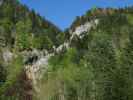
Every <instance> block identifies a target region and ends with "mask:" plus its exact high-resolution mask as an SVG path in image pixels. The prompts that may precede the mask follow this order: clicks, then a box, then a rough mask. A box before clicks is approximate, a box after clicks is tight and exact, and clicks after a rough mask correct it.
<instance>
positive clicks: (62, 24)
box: [20, 0, 133, 30]
mask: <svg viewBox="0 0 133 100" xmlns="http://www.w3.org/2000/svg"><path fill="white" fill-rule="evenodd" d="M20 1H21V2H22V3H23V4H26V5H27V6H28V7H29V8H31V9H34V10H35V11H36V12H38V13H39V14H40V15H41V16H43V17H45V18H46V19H47V20H49V21H51V22H53V23H54V24H55V25H57V26H58V27H59V28H61V29H62V30H63V29H65V28H67V27H69V26H70V25H71V23H72V22H73V20H74V19H75V17H76V16H80V15H83V14H84V13H85V12H86V11H87V10H88V9H90V8H92V7H95V6H97V7H124V6H132V5H133V0H20Z"/></svg>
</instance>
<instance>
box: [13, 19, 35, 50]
mask: <svg viewBox="0 0 133 100" xmlns="http://www.w3.org/2000/svg"><path fill="white" fill-rule="evenodd" d="M16 29H17V34H16V44H15V47H16V48H17V49H18V50H24V49H28V48H31V46H32V34H31V33H29V32H30V29H31V22H30V20H27V21H26V22H25V23H24V22H22V21H20V22H18V23H17V24H16Z"/></svg>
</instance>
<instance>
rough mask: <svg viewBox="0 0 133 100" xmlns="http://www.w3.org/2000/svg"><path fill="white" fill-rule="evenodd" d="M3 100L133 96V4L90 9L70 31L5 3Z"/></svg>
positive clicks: (1, 8)
mask: <svg viewBox="0 0 133 100" xmlns="http://www.w3.org/2000/svg"><path fill="white" fill-rule="evenodd" d="M0 19H1V20H0V45H1V47H0V57H1V58H0V59H1V61H0V99H1V100H132V99H133V96H132V93H133V89H132V87H133V81H132V80H133V76H132V72H133V68H132V66H133V53H132V51H133V34H132V33H133V29H132V27H133V23H132V22H133V8H132V7H129V8H122V9H112V8H107V9H101V8H96V9H92V10H89V11H88V12H87V13H86V14H85V15H83V16H81V17H77V19H76V20H75V21H74V22H73V23H72V25H71V27H70V28H69V29H68V31H66V33H63V32H61V31H60V30H59V29H58V28H57V27H56V26H55V25H53V24H52V23H50V22H49V21H47V20H45V19H43V18H42V17H40V16H39V15H38V14H36V13H35V12H34V11H30V10H29V9H28V8H27V7H26V6H24V5H21V4H20V3H19V2H16V0H12V1H11V0H2V1H1V2H0Z"/></svg>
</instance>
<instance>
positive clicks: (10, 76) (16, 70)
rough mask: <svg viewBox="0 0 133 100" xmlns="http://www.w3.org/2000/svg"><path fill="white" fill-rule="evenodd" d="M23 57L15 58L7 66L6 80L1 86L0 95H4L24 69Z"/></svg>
mask: <svg viewBox="0 0 133 100" xmlns="http://www.w3.org/2000/svg"><path fill="white" fill-rule="evenodd" d="M22 66H23V64H22V57H21V56H18V57H17V58H15V59H13V60H12V62H11V63H10V65H9V66H8V67H7V69H6V70H7V73H6V80H5V82H4V83H3V84H2V85H1V87H0V96H1V95H3V94H4V93H5V92H6V91H7V90H8V89H9V88H10V87H12V85H13V84H14V83H15V82H16V81H17V78H18V76H19V75H20V73H21V71H22Z"/></svg>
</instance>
